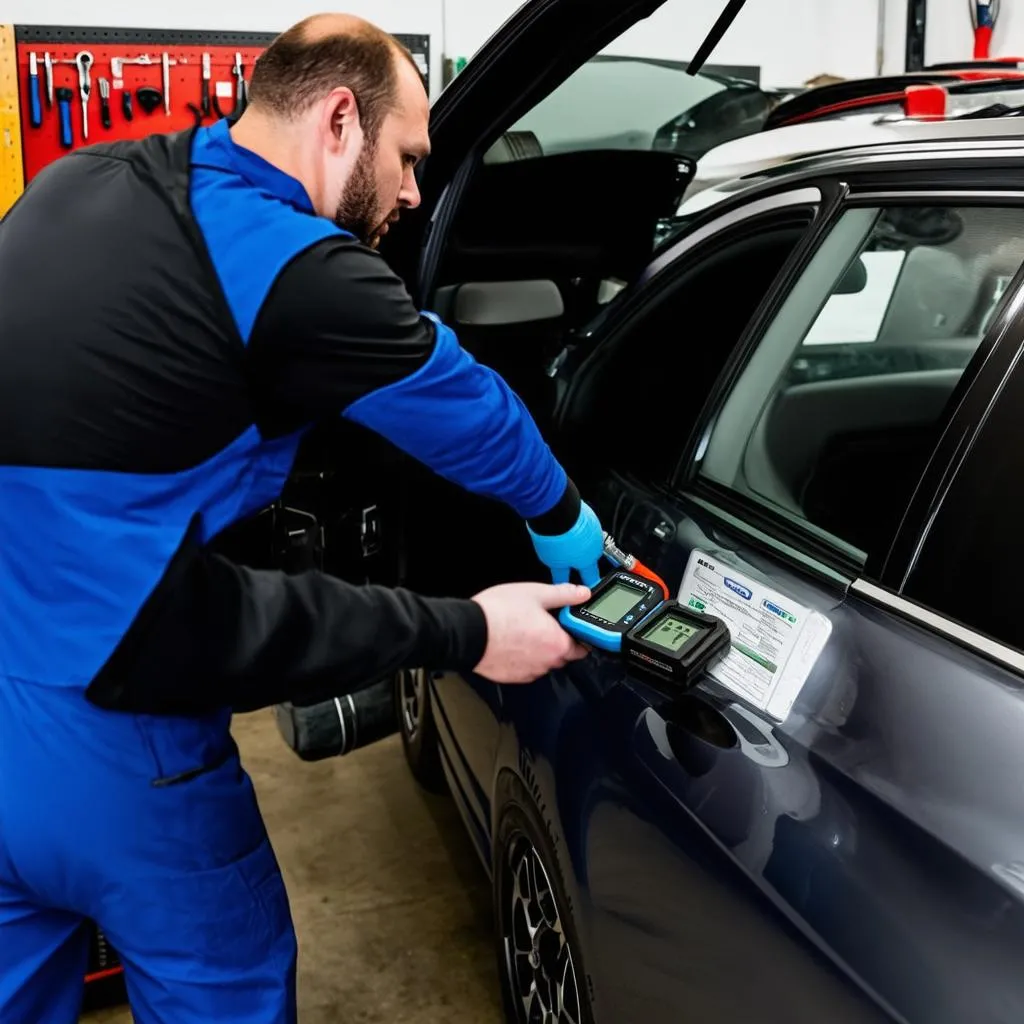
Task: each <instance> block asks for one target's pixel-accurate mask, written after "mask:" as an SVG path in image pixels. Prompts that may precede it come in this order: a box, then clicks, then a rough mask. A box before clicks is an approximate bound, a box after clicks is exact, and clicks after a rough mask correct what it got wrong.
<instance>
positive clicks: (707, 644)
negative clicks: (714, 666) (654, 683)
mask: <svg viewBox="0 0 1024 1024" xmlns="http://www.w3.org/2000/svg"><path fill="white" fill-rule="evenodd" d="M728 647H729V628H728V626H726V624H725V623H724V622H723V621H722V620H721V619H716V618H715V617H714V616H713V615H702V614H700V613H699V612H695V611H693V610H692V609H691V608H684V607H683V606H682V605H681V604H679V603H678V602H677V601H665V602H664V603H663V604H662V605H661V606H659V607H658V608H657V609H656V610H655V611H654V612H652V613H651V614H650V615H648V616H647V618H646V619H644V620H643V622H641V623H639V624H638V625H637V626H635V627H634V628H633V629H631V630H630V631H629V632H628V633H627V634H626V636H625V637H624V639H623V642H622V653H623V654H624V655H625V657H626V660H627V661H628V662H630V663H631V664H634V665H636V666H637V667H638V668H643V669H644V670H645V671H647V672H651V673H653V674H654V675H657V676H660V677H661V678H662V679H665V680H667V681H669V682H671V683H679V684H681V685H683V686H686V685H689V684H690V683H691V682H693V681H694V679H695V678H696V676H697V675H698V674H699V673H700V672H702V671H703V670H704V669H705V668H706V667H707V665H708V663H709V662H710V661H712V660H713V659H714V658H716V657H718V656H719V655H720V654H723V653H724V652H725V651H726V649H727V648H728Z"/></svg>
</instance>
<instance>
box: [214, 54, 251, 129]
mask: <svg viewBox="0 0 1024 1024" xmlns="http://www.w3.org/2000/svg"><path fill="white" fill-rule="evenodd" d="M231 73H232V74H233V75H234V76H235V106H234V108H233V109H232V110H231V111H229V112H228V113H227V114H225V113H224V111H223V110H221V106H220V97H219V96H214V97H213V109H214V110H215V111H216V112H217V117H230V118H235V117H239V116H240V115H241V114H242V113H244V111H245V108H246V107H247V106H248V105H249V92H248V86H247V85H246V84H245V64H243V63H242V55H241V54H240V53H236V54H235V63H234V66H233V67H232V68H231Z"/></svg>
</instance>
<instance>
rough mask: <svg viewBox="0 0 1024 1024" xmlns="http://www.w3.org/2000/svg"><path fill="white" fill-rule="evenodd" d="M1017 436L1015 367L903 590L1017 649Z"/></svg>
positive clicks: (1020, 420)
mask: <svg viewBox="0 0 1024 1024" xmlns="http://www.w3.org/2000/svg"><path fill="white" fill-rule="evenodd" d="M1022 436H1024V373H1022V372H1021V367H1020V366H1019V365H1018V367H1017V369H1016V372H1015V373H1014V374H1013V375H1012V376H1011V378H1010V380H1009V381H1008V383H1007V385H1006V387H1005V388H1004V389H1003V391H1002V394H1001V395H1000V396H999V399H998V401H997V402H996V404H995V407H994V408H993V409H992V411H991V412H990V413H989V415H988V417H987V418H986V420H985V423H984V426H983V427H982V429H981V431H980V433H979V435H978V437H977V438H976V439H975V441H974V443H973V444H972V445H971V449H970V453H969V455H968V457H967V459H966V460H965V462H964V464H963V466H961V468H960V470H959V471H958V473H957V475H956V477H955V478H954V480H953V483H952V484H951V486H950V488H949V491H948V493H947V494H946V496H945V498H944V499H943V501H942V504H941V505H940V506H939V511H938V513H937V514H936V516H935V518H934V520H933V522H932V525H931V528H930V530H929V531H928V535H927V538H926V540H925V543H924V544H923V545H922V547H921V551H920V555H919V557H918V559H917V561H916V563H915V564H914V566H913V568H912V571H911V573H910V575H909V577H908V580H907V583H906V585H905V587H904V589H903V594H904V596H906V597H908V598H910V599H911V600H913V601H916V602H918V603H919V604H923V605H926V606H928V607H930V608H932V609H933V610H935V611H937V612H940V613H942V614H943V615H946V616H949V617H950V618H952V619H955V620H956V621H958V622H960V623H962V624H963V625H965V626H968V627H969V628H971V629H973V630H977V631H979V632H981V633H984V634H986V635H988V636H990V637H992V638H994V639H996V640H998V641H1000V642H1001V643H1004V644H1008V645H1009V646H1011V647H1015V648H1017V649H1018V650H1021V651H1024V615H1022V614H1021V601H1020V596H1019V591H1020V586H1021V584H1020V581H1021V579H1022V578H1024V543H1022V539H1021V511H1020V510H1021V507H1022V502H1024V457H1022V448H1021V438H1022Z"/></svg>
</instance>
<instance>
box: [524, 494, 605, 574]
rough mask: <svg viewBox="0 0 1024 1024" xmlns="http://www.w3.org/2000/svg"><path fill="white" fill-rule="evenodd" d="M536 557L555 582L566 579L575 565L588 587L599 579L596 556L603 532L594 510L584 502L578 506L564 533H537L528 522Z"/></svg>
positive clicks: (601, 542)
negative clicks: (576, 513)
mask: <svg viewBox="0 0 1024 1024" xmlns="http://www.w3.org/2000/svg"><path fill="white" fill-rule="evenodd" d="M526 529H527V530H528V532H529V534H530V539H531V540H532V541H533V548H534V550H535V551H536V552H537V557H538V558H539V559H540V560H541V561H542V562H543V563H544V564H545V565H546V566H547V567H548V568H549V569H550V570H551V579H552V581H553V582H555V583H568V582H569V573H570V571H571V570H572V569H575V570H576V571H577V572H578V573H579V574H580V578H581V579H582V580H583V582H584V583H585V584H586V585H587V586H588V587H593V586H596V584H597V582H598V581H599V580H600V579H601V574H600V572H599V571H598V567H597V564H598V560H599V559H600V558H601V555H602V553H603V552H604V534H603V533H602V531H601V522H600V520H599V519H598V518H597V513H596V512H594V510H593V509H592V508H591V507H590V506H589V505H588V504H587V503H586V502H583V503H582V505H581V507H580V514H579V517H578V518H577V519H576V522H575V523H574V524H573V525H572V527H570V528H569V529H568V530H566V531H565V533H555V534H550V535H546V534H538V533H534V532H533V530H531V529H530V528H529V526H527V528H526Z"/></svg>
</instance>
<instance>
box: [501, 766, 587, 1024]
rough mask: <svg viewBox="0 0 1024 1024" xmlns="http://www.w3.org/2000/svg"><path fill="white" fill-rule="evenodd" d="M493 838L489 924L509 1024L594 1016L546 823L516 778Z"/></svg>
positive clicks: (563, 1022) (563, 1023)
mask: <svg viewBox="0 0 1024 1024" xmlns="http://www.w3.org/2000/svg"><path fill="white" fill-rule="evenodd" d="M514 789H515V790H516V794H515V795H514V796H512V797H510V799H509V801H508V802H507V803H506V805H505V807H504V808H503V810H502V812H501V818H500V820H499V824H498V828H497V831H496V832H495V841H494V899H495V925H496V928H495V931H496V938H497V944H498V970H499V972H500V974H501V987H502V998H503V1000H504V1003H505V1016H506V1017H507V1019H508V1020H509V1022H510V1024H593V1020H594V1017H593V1009H592V1006H591V1000H590V994H589V984H588V982H587V975H586V973H585V971H584V969H583V960H582V956H581V953H580V944H579V939H578V937H577V934H576V929H575V925H574V922H573V919H572V904H571V901H570V900H569V899H568V898H567V896H566V894H565V887H564V885H563V883H562V877H561V873H560V871H559V870H558V867H557V863H558V862H557V860H556V858H555V855H554V852H553V850H552V846H551V841H550V839H549V838H548V834H547V830H546V829H545V828H544V825H543V822H542V820H541V817H540V815H539V814H538V812H537V810H536V808H535V807H534V805H533V802H532V801H531V800H530V799H529V798H528V797H527V796H526V793H525V790H523V789H522V787H521V786H519V785H518V784H517V785H516V786H515V787H514Z"/></svg>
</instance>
